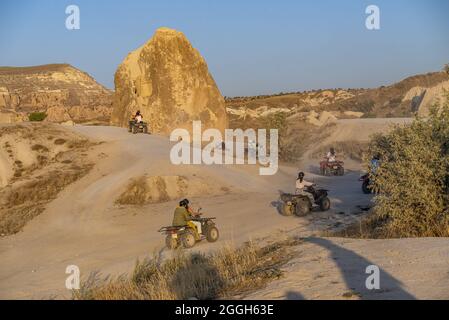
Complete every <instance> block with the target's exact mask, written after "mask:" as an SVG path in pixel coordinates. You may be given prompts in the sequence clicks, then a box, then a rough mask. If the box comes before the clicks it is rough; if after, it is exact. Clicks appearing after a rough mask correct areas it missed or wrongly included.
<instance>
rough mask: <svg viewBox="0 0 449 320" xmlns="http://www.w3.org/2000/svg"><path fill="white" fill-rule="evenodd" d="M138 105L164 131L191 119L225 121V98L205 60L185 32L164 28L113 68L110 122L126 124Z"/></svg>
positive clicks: (214, 124)
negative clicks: (113, 85)
mask: <svg viewBox="0 0 449 320" xmlns="http://www.w3.org/2000/svg"><path fill="white" fill-rule="evenodd" d="M137 110H140V111H141V112H142V113H143V115H144V119H145V120H147V121H149V122H150V126H151V130H152V131H153V132H158V133H162V134H168V133H170V132H171V131H172V130H173V129H174V128H186V129H190V130H191V127H192V120H201V121H202V123H203V126H204V127H209V128H218V129H222V130H223V129H224V128H225V127H226V126H227V117H226V109H225V102H224V99H223V97H222V95H221V93H220V91H219V90H218V88H217V86H216V84H215V81H214V79H213V78H212V76H211V75H210V73H209V71H208V67H207V64H206V62H205V61H204V59H203V58H202V57H201V55H200V53H199V52H198V51H197V50H196V49H194V48H193V47H192V45H191V44H190V42H189V41H188V40H187V38H186V37H185V36H184V34H183V33H181V32H178V31H175V30H172V29H168V28H160V29H158V30H157V31H156V33H155V34H154V36H153V38H152V39H151V40H150V41H148V42H147V43H146V44H145V45H143V46H142V47H141V48H139V49H137V50H135V51H133V52H131V53H130V54H129V55H128V57H127V58H126V59H125V60H124V61H123V63H122V64H121V65H120V66H119V68H118V70H117V72H116V74H115V96H114V110H113V113H112V118H111V121H112V124H114V125H119V126H127V125H128V121H129V119H130V117H131V116H132V114H134V113H135V112H136V111H137Z"/></svg>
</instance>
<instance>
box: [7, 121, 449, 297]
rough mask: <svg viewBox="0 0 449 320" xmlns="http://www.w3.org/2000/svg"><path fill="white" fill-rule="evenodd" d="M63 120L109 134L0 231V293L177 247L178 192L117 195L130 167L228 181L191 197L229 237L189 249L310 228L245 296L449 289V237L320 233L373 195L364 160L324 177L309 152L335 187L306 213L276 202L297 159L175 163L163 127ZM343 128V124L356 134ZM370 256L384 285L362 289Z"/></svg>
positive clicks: (60, 282)
mask: <svg viewBox="0 0 449 320" xmlns="http://www.w3.org/2000/svg"><path fill="white" fill-rule="evenodd" d="M376 120H377V119H376ZM376 123H377V121H376ZM344 125H345V124H344V123H343V124H342V126H344ZM364 125H365V124H364ZM357 128H359V126H355V129H354V130H355V131H357V130H358V129H357ZM337 129H338V127H337ZM67 130H74V131H75V132H76V133H77V134H82V135H84V136H86V137H87V138H89V139H90V140H92V141H96V142H103V143H101V144H97V145H96V146H95V147H94V148H92V150H90V151H89V152H88V154H87V157H88V158H89V160H90V161H91V162H92V163H95V166H94V168H93V169H92V170H91V171H90V172H89V173H88V174H87V175H86V176H84V177H82V178H81V179H80V180H78V181H76V182H75V183H73V184H71V185H69V186H68V187H66V188H65V189H64V190H63V191H62V192H61V193H60V194H58V197H57V199H55V200H54V201H52V202H51V203H49V204H48V205H47V206H46V209H45V211H44V212H43V213H42V214H41V215H39V216H38V217H36V218H34V219H33V220H32V221H31V222H29V223H28V224H27V225H26V226H25V228H24V229H23V231H22V232H20V233H17V234H15V235H12V236H7V237H3V238H0V298H1V299H29V298H31V299H45V298H57V299H67V298H70V297H71V294H70V291H68V290H67V289H66V288H65V280H66V277H67V276H68V275H67V274H66V273H65V272H66V267H67V266H68V265H77V266H78V267H79V268H80V270H81V277H82V278H86V277H87V276H88V275H89V274H90V273H91V272H93V271H101V273H102V274H112V275H119V274H123V273H127V272H130V271H131V270H132V267H133V265H134V263H135V261H136V259H137V258H143V257H147V256H150V255H152V254H153V253H154V252H161V253H162V256H163V257H168V256H170V255H171V252H168V251H167V249H164V246H165V245H164V237H163V236H162V235H161V234H159V233H158V232H157V230H158V229H159V228H160V227H162V226H165V225H169V224H170V223H171V219H172V214H173V210H174V208H175V207H176V204H177V200H175V199H173V200H171V201H168V202H164V203H156V204H146V205H143V206H119V205H117V204H116V203H115V201H116V200H117V198H118V197H119V196H120V194H121V193H122V192H123V191H124V189H125V188H126V186H127V185H128V184H129V181H130V179H131V178H137V177H140V176H142V175H144V174H145V175H149V176H170V175H177V176H199V177H202V178H203V179H207V180H208V181H211V182H213V183H217V184H222V185H226V186H229V189H227V191H226V192H223V193H221V194H213V195H208V194H204V195H199V196H195V197H194V198H193V203H194V205H196V206H201V207H202V208H204V212H205V213H206V214H205V215H206V216H215V217H217V226H218V227H219V229H220V233H221V238H220V240H219V241H218V242H217V243H215V244H209V243H200V244H198V246H196V247H195V248H194V249H192V250H199V251H204V252H208V251H211V250H215V249H216V248H219V247H221V246H224V245H228V244H231V245H235V246H239V245H241V244H242V243H244V242H246V241H248V240H253V241H259V240H258V239H263V240H260V241H271V240H276V239H278V238H280V237H284V236H285V235H293V236H296V237H301V238H304V239H305V240H304V241H303V243H301V244H300V245H298V247H297V249H296V250H297V253H298V255H297V257H296V258H294V259H293V260H291V261H290V262H289V263H288V264H287V265H286V266H285V267H284V269H285V270H284V277H282V278H281V279H279V280H277V281H274V282H272V283H270V284H269V285H268V287H266V288H265V289H263V290H261V291H258V292H255V293H252V294H250V295H248V296H246V298H249V299H256V298H257V299H259V298H261V299H272V298H273V299H285V298H287V299H296V298H306V299H326V298H331V299H339V298H345V297H347V298H357V297H361V298H368V299H376V298H379V297H380V298H423V299H427V298H438V299H445V298H449V289H445V288H449V286H448V284H449V283H448V282H449V274H448V272H447V270H446V269H445V268H446V267H447V265H448V262H449V261H448V259H449V252H448V251H449V250H448V249H447V248H448V246H447V244H449V239H401V240H350V239H329V238H319V237H317V236H318V235H319V234H321V231H323V230H333V229H335V228H341V227H343V226H345V225H347V224H349V223H352V222H354V221H357V220H358V219H360V215H361V213H360V210H359V209H357V207H358V206H369V205H370V203H371V197H370V196H367V195H364V194H363V193H362V192H361V190H360V184H359V183H358V181H357V179H358V177H359V173H360V167H359V165H358V164H356V163H350V162H349V163H348V171H347V174H346V175H345V176H344V177H320V176H318V175H316V174H315V172H316V168H315V167H314V164H313V162H310V163H304V164H303V165H302V167H303V168H305V169H303V168H301V170H307V171H308V177H309V178H310V179H312V180H314V181H315V182H316V183H318V184H319V185H320V186H323V187H326V188H328V189H330V190H331V191H330V196H331V201H332V204H333V205H332V210H330V211H329V212H326V213H320V212H314V213H313V214H312V215H310V216H309V217H306V218H296V217H284V216H282V215H280V214H279V213H278V211H277V209H276V203H277V200H278V199H279V192H280V191H281V190H282V191H285V192H293V191H294V182H295V177H296V174H297V171H298V168H294V167H287V166H281V167H280V170H279V172H278V173H277V174H276V175H275V176H271V177H263V176H259V175H258V167H257V166H174V165H171V164H170V161H169V152H170V147H171V144H170V142H169V141H168V139H167V138H165V137H160V136H157V135H132V134H128V133H127V132H126V129H122V128H115V127H100V126H92V127H88V126H75V127H74V128H70V129H67ZM338 130H340V129H338ZM342 130H343V129H341V130H340V131H339V132H344V134H346V135H347V134H348V132H347V130H346V131H345V130H343V131H342ZM340 135H342V133H341V134H340ZM328 142H329V141H326V143H328ZM370 264H376V265H378V266H379V267H380V268H381V270H382V272H381V291H380V292H366V290H365V291H364V290H363V287H364V283H365V279H366V277H367V275H366V274H365V269H366V266H367V265H370ZM361 286H363V287H361ZM348 292H349V293H348ZM343 294H345V296H343Z"/></svg>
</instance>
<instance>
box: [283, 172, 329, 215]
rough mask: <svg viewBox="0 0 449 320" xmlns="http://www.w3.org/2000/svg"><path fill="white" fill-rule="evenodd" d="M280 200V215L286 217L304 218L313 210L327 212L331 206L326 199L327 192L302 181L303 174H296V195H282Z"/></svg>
mask: <svg viewBox="0 0 449 320" xmlns="http://www.w3.org/2000/svg"><path fill="white" fill-rule="evenodd" d="M281 200H282V207H281V213H282V214H283V215H286V216H291V215H293V214H295V215H297V216H299V217H304V216H306V215H308V214H309V213H310V212H311V211H312V210H313V209H314V208H319V209H320V210H321V211H328V210H329V209H330V205H331V203H330V200H329V198H328V191H327V190H325V189H316V188H315V184H313V183H311V182H308V181H306V180H304V172H300V173H299V174H298V179H297V180H296V193H295V194H294V195H292V194H288V193H283V194H282V195H281Z"/></svg>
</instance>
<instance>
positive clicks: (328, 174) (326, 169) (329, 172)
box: [324, 168, 331, 176]
mask: <svg viewBox="0 0 449 320" xmlns="http://www.w3.org/2000/svg"><path fill="white" fill-rule="evenodd" d="M324 175H325V176H330V175H331V169H330V168H324Z"/></svg>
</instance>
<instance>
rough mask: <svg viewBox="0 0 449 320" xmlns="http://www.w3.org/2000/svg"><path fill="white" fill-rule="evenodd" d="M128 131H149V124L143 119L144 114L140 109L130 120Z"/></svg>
mask: <svg viewBox="0 0 449 320" xmlns="http://www.w3.org/2000/svg"><path fill="white" fill-rule="evenodd" d="M128 132H132V133H134V134H136V133H138V132H143V133H148V124H147V123H146V122H144V121H143V115H142V114H141V113H140V110H138V111H137V112H136V114H135V115H134V116H133V118H132V119H131V120H130V121H129V123H128Z"/></svg>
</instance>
